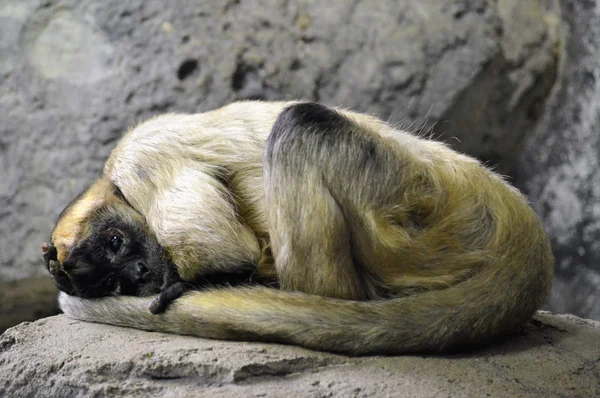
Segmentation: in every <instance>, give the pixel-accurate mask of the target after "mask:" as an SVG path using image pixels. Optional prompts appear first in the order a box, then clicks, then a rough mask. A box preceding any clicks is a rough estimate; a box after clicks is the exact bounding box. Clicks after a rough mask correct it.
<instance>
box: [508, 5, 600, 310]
mask: <svg viewBox="0 0 600 398" xmlns="http://www.w3.org/2000/svg"><path fill="white" fill-rule="evenodd" d="M561 5H562V15H563V17H562V19H563V21H564V27H565V57H564V62H563V66H562V73H561V75H560V79H559V81H558V84H557V87H556V88H555V90H554V95H553V96H552V98H551V100H550V101H549V103H548V106H547V108H546V110H545V112H544V114H543V118H542V119H541V120H540V123H539V125H538V127H537V129H536V131H535V133H534V134H533V136H532V137H531V139H530V140H529V141H528V143H527V146H526V148H525V150H524V152H523V154H522V159H521V167H520V170H521V172H520V174H521V176H519V180H522V181H524V183H523V184H522V185H523V188H524V190H525V192H526V193H527V194H528V195H529V196H530V198H533V199H534V200H533V204H534V208H535V209H536V211H537V212H538V214H540V215H541V217H542V219H543V221H544V224H545V226H546V229H547V231H548V233H549V235H550V237H551V240H552V245H553V249H554V254H555V256H556V271H555V281H554V289H553V291H552V294H551V297H550V309H552V310H553V311H556V312H562V313H575V314H577V315H580V316H585V317H587V318H593V319H600V174H599V173H598V169H599V166H600V2H597V1H579V0H565V1H562V3H561ZM565 298H567V299H565Z"/></svg>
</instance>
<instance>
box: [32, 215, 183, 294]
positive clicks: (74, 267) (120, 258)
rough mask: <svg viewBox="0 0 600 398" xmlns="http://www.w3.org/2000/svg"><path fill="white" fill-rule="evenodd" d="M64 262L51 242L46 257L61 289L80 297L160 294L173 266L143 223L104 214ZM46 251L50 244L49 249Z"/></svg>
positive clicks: (46, 261) (47, 264) (51, 272)
mask: <svg viewBox="0 0 600 398" xmlns="http://www.w3.org/2000/svg"><path fill="white" fill-rule="evenodd" d="M90 230H91V231H92V232H91V233H90V234H89V235H88V236H87V237H86V238H84V239H82V240H80V241H79V242H77V243H76V244H75V245H74V247H73V248H71V250H70V251H69V254H68V256H67V257H66V259H65V260H64V261H63V263H62V264H61V265H60V266H58V267H57V266H56V265H57V263H54V264H52V263H51V262H52V261H57V260H56V258H55V250H56V249H54V258H53V255H52V249H53V246H52V245H50V249H48V245H46V249H45V250H44V261H45V263H46V267H47V268H48V270H49V272H50V274H51V275H52V277H53V278H54V281H55V283H56V285H57V286H58V288H59V289H60V290H62V291H64V292H65V293H68V294H71V295H75V296H80V297H88V298H90V297H102V296H109V295H118V294H121V295H132V296H149V295H153V294H156V293H158V292H160V290H161V286H162V285H163V283H164V278H165V274H166V273H168V272H170V268H171V267H173V266H172V264H171V262H170V261H169V260H168V257H167V256H166V254H165V252H164V250H163V248H162V247H161V246H160V245H159V244H158V242H157V241H156V239H155V238H154V237H153V236H151V235H150V234H148V233H147V232H146V231H144V229H143V228H142V226H140V225H136V224H135V223H133V222H126V221H124V220H123V217H117V216H114V215H113V216H111V215H108V214H107V215H103V216H102V215H101V216H98V217H96V219H95V220H94V221H93V222H92V224H91V228H90ZM43 249H44V248H43Z"/></svg>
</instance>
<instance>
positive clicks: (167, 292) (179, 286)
mask: <svg viewBox="0 0 600 398" xmlns="http://www.w3.org/2000/svg"><path fill="white" fill-rule="evenodd" d="M187 289H188V287H187V285H186V284H184V283H183V282H176V283H174V284H172V285H170V286H168V287H167V288H166V289H163V290H162V291H161V292H160V294H159V295H158V296H156V298H154V300H152V301H151V302H150V305H149V306H148V308H149V309H150V312H151V313H153V314H160V313H163V312H165V310H166V309H167V307H168V306H169V304H171V303H172V302H173V301H175V300H177V299H178V298H179V297H181V296H182V295H183V293H185V292H186V291H187Z"/></svg>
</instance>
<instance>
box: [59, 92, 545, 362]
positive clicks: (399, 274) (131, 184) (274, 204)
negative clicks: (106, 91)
mask: <svg viewBox="0 0 600 398" xmlns="http://www.w3.org/2000/svg"><path fill="white" fill-rule="evenodd" d="M298 105H302V104H299V103H286V102H271V103H267V102H238V103H233V104H231V105H228V106H226V107H223V108H220V109H217V110H214V111H211V112H207V113H202V114H195V115H183V114H166V115H161V116H158V117H155V118H153V119H151V120H149V121H146V122H144V123H142V124H140V125H139V126H137V127H135V128H134V129H132V130H131V131H129V132H128V133H127V134H126V135H125V136H124V137H123V139H122V140H121V141H120V142H119V144H118V145H117V147H116V148H115V149H114V151H113V152H112V154H111V156H110V158H109V159H108V161H107V162H106V165H105V169H104V173H103V175H102V177H101V178H100V179H99V180H98V181H97V182H96V183H95V184H94V185H92V187H91V188H90V189H89V190H88V191H87V192H86V193H85V194H84V195H83V196H82V197H81V198H80V199H79V200H78V201H77V202H76V203H74V204H73V205H72V206H71V207H70V208H68V209H67V210H66V211H65V213H64V215H63V216H62V217H61V219H60V220H59V223H58V224H57V228H56V229H55V231H54V233H53V240H54V244H55V245H57V248H58V253H59V255H58V258H59V261H60V259H64V258H65V256H66V253H67V252H68V250H69V248H70V247H72V245H73V244H74V243H75V242H76V241H77V240H78V239H81V237H82V234H84V232H83V231H84V229H85V227H84V225H85V222H86V219H87V217H88V216H89V215H90V214H91V213H92V212H93V211H94V209H97V208H98V207H99V205H100V204H102V203H104V204H107V203H108V204H110V201H115V203H116V202H118V203H119V204H120V205H123V201H121V200H120V199H118V198H117V197H116V196H115V193H114V187H115V186H116V187H118V188H119V189H120V191H121V192H122V194H123V196H124V198H125V200H126V202H127V204H128V205H130V206H131V207H132V208H133V209H134V210H135V212H137V213H139V214H141V216H142V217H143V219H144V220H145V223H147V227H148V228H149V230H150V231H152V232H153V233H154V234H155V235H156V238H157V240H158V242H159V243H160V244H161V246H163V247H164V248H165V249H166V250H167V252H168V253H169V255H170V257H171V258H172V260H173V262H174V263H175V264H176V265H177V267H178V272H179V274H180V276H181V277H182V278H183V279H184V280H193V279H194V278H195V277H197V276H199V275H204V274H208V273H210V272H216V271H225V272H227V271H229V270H234V269H235V267H236V265H237V264H239V263H242V262H245V263H255V264H258V272H259V273H260V274H261V275H266V276H272V277H275V278H277V280H278V282H279V284H280V289H269V288H265V287H242V288H239V287H238V288H228V289H212V290H205V291H200V292H192V293H189V294H187V295H185V296H184V297H182V298H181V299H179V300H177V301H176V302H175V303H173V304H172V305H171V306H170V307H169V309H168V310H167V311H166V313H164V314H161V315H152V314H150V313H149V312H148V311H147V309H146V305H145V304H146V300H145V299H143V298H137V297H110V298H105V299H101V300H85V299H81V298H76V297H70V296H67V295H64V294H63V295H62V296H61V307H62V309H63V310H64V311H65V313H66V314H67V315H69V316H72V317H75V318H79V319H85V320H91V321H98V322H106V323H113V324H119V325H125V326H132V327H137V328H143V329H148V330H157V331H167V332H174V333H184V334H192V335H198V336H203V337H210V338H224V339H248V340H254V339H256V340H266V341H276V342H286V343H292V344H299V345H302V346H306V347H310V348H315V349H321V350H327V351H336V352H345V353H350V354H366V353H379V354H381V353H404V352H417V351H419V352H423V351H440V350H446V349H449V348H451V347H454V346H457V345H464V344H471V343H479V342H483V341H487V340H489V339H490V338H493V337H495V336H499V335H504V334H506V333H509V332H512V331H514V330H515V329H516V328H517V327H519V325H521V324H522V323H523V322H525V321H526V320H527V319H529V318H530V317H531V315H532V314H533V313H534V311H535V310H536V309H537V308H538V307H539V306H540V305H541V304H542V303H543V301H544V300H545V298H546V296H547V294H548V292H549V289H550V286H551V282H552V269H553V262H554V260H553V256H552V253H551V250H550V246H549V243H548V239H547V237H546V234H545V232H544V230H543V228H542V226H541V224H540V222H539V220H538V218H537V217H536V215H535V214H534V212H533V211H532V209H531V208H530V207H529V205H528V204H527V201H526V199H525V198H524V197H523V196H522V195H521V194H520V193H519V192H518V191H517V190H516V189H514V188H513V187H511V186H510V185H509V184H507V183H506V182H505V181H503V180H502V178H501V177H500V176H498V175H496V174H495V173H493V172H491V171H490V170H488V169H486V168H485V167H484V166H482V165H481V164H480V163H479V162H477V161H476V160H474V159H472V158H470V157H468V156H465V155H461V154H459V153H456V152H454V151H453V150H451V149H449V148H448V147H447V146H446V145H444V144H442V143H439V142H435V141H432V140H427V139H423V138H420V137H417V136H414V135H411V134H410V133H408V132H404V131H400V130H397V129H395V128H394V127H393V126H390V125H388V124H386V123H384V122H382V121H380V120H378V119H376V118H374V117H371V116H366V115H362V114H359V113H354V112H350V111H346V110H336V111H333V110H332V109H331V108H324V107H320V106H317V105H314V106H313V105H307V106H306V107H304V108H301V107H298ZM305 105H306V104H305ZM294 106H297V107H296V108H294ZM290 107H291V108H290ZM311 110H314V112H315V113H319V112H320V113H319V115H320V116H319V117H315V118H313V119H311V118H312V114H311ZM320 118H321V119H320ZM286 123H287V124H286ZM274 125H275V126H276V127H275V130H280V131H275V130H274ZM322 132H323V134H321V133H322ZM338 136H339V137H341V138H337V137H338Z"/></svg>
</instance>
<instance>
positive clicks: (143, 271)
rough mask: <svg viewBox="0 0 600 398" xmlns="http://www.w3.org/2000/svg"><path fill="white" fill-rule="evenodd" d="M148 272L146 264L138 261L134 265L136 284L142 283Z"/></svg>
mask: <svg viewBox="0 0 600 398" xmlns="http://www.w3.org/2000/svg"><path fill="white" fill-rule="evenodd" d="M148 272H149V270H148V267H146V264H145V263H143V262H142V261H138V263H137V264H136V265H135V274H136V279H137V281H138V282H140V281H143V280H144V279H145V277H146V275H147V274H148Z"/></svg>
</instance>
